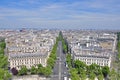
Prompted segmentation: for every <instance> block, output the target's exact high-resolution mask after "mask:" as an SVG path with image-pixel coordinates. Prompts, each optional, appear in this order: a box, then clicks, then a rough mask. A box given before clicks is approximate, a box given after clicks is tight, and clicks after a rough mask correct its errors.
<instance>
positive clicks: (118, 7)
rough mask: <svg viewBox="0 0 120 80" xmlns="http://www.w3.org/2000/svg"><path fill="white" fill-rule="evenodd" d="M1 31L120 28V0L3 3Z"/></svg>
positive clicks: (9, 0) (2, 0) (11, 0)
mask: <svg viewBox="0 0 120 80" xmlns="http://www.w3.org/2000/svg"><path fill="white" fill-rule="evenodd" d="M0 28H3V29H4V28H46V29H52V28H56V29H115V30H118V29H120V0H0Z"/></svg>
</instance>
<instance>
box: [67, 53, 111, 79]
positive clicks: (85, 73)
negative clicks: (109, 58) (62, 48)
mask: <svg viewBox="0 0 120 80" xmlns="http://www.w3.org/2000/svg"><path fill="white" fill-rule="evenodd" d="M66 61H67V63H68V67H69V69H70V73H71V79H72V80H86V78H89V79H90V80H94V79H95V77H97V78H98V80H103V78H106V77H107V76H108V74H109V73H110V70H109V67H108V66H104V67H101V66H99V65H97V64H91V65H89V66H88V65H86V64H85V63H84V62H82V61H79V60H75V61H73V62H72V60H71V55H70V54H67V56H66Z"/></svg>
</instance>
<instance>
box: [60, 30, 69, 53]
mask: <svg viewBox="0 0 120 80" xmlns="http://www.w3.org/2000/svg"><path fill="white" fill-rule="evenodd" d="M59 39H60V41H62V47H63V52H64V53H67V52H68V45H67V42H66V40H65V39H64V38H63V34H62V32H61V31H60V33H59Z"/></svg>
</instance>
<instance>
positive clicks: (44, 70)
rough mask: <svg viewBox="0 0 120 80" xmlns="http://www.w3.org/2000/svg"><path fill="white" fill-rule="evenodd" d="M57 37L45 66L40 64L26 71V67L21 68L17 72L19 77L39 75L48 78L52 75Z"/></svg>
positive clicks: (55, 57)
mask: <svg viewBox="0 0 120 80" xmlns="http://www.w3.org/2000/svg"><path fill="white" fill-rule="evenodd" d="M59 39H60V38H59V37H57V38H56V43H55V44H54V46H53V48H52V51H51V53H50V55H49V58H48V59H47V66H46V67H43V66H42V65H41V64H38V65H37V68H36V67H34V66H32V67H31V69H27V68H26V66H22V67H21V69H20V70H19V71H18V74H19V75H26V74H28V73H29V74H39V75H43V76H46V77H49V76H50V75H51V73H52V69H53V67H54V64H55V61H56V59H57V55H56V52H57V46H58V41H59ZM14 72H15V73H17V71H16V70H14Z"/></svg>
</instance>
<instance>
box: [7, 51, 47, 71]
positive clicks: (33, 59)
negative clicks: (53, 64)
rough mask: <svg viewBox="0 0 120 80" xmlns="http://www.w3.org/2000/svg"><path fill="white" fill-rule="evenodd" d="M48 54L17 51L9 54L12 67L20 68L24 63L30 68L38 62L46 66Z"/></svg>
mask: <svg viewBox="0 0 120 80" xmlns="http://www.w3.org/2000/svg"><path fill="white" fill-rule="evenodd" d="M47 58H48V54H47V53H46V54H41V53H20V54H19V53H17V54H10V55H9V62H10V68H13V67H15V68H16V69H18V70H19V69H20V68H21V66H22V65H25V66H26V67H27V68H28V69H30V68H31V67H32V66H35V67H37V65H38V64H42V65H43V66H44V67H45V66H46V62H47Z"/></svg>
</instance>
